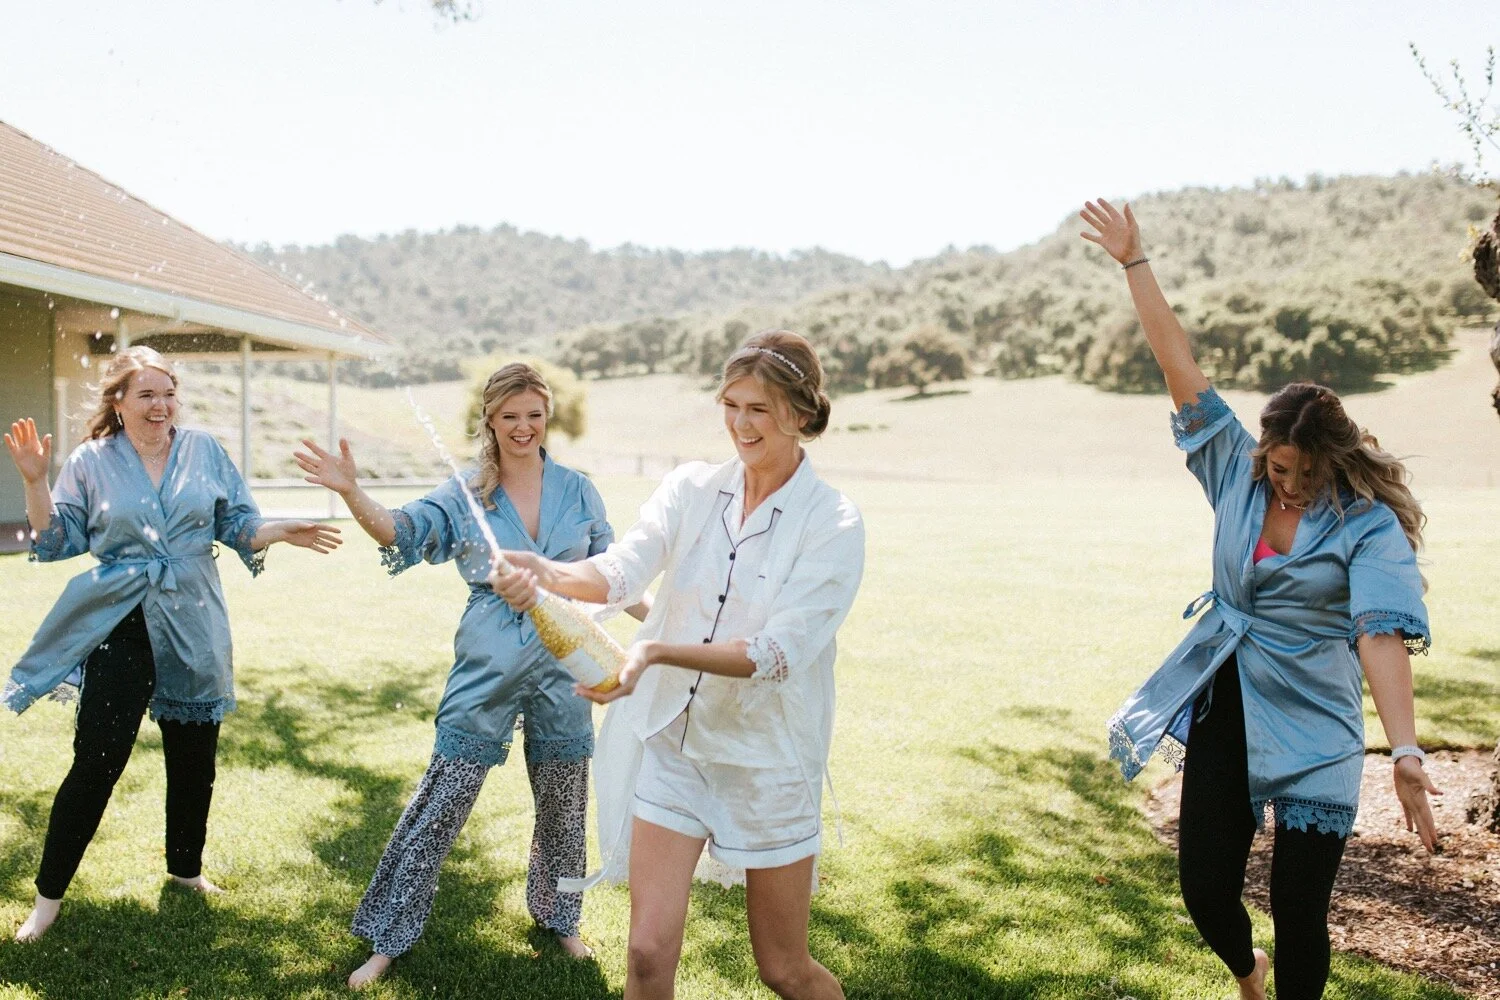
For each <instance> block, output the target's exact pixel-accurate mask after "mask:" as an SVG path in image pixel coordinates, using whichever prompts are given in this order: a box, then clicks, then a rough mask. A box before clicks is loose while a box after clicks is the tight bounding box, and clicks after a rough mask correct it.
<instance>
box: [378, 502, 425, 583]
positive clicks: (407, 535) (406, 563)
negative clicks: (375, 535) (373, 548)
mask: <svg viewBox="0 0 1500 1000" xmlns="http://www.w3.org/2000/svg"><path fill="white" fill-rule="evenodd" d="M391 520H393V521H395V522H396V537H395V538H393V539H391V544H389V545H382V546H381V547H380V565H382V566H384V567H385V571H386V572H387V573H389V574H390V575H391V576H399V575H400V574H402V573H404V572H406V571H407V570H409V569H411V568H412V567H413V566H415V565H416V564H417V563H419V562H421V561H422V560H421V559H420V558H419V557H418V556H417V551H416V549H417V526H416V525H415V524H414V523H413V522H412V519H411V515H410V514H408V513H407V512H406V511H404V510H393V511H391Z"/></svg>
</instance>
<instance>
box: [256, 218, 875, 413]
mask: <svg viewBox="0 0 1500 1000" xmlns="http://www.w3.org/2000/svg"><path fill="white" fill-rule="evenodd" d="M250 252H251V253H252V254H253V255H254V256H255V257H257V258H258V259H259V260H261V261H262V262H264V263H266V264H269V265H270V266H271V267H273V268H276V269H277V270H281V271H283V272H284V273H285V274H287V275H288V276H289V277H292V278H294V279H295V280H296V281H298V282H299V283H301V284H303V285H304V286H306V287H308V288H309V290H311V291H313V292H315V293H318V294H322V295H326V296H327V297H328V299H329V300H330V301H331V302H334V303H337V304H338V306H339V308H341V309H343V310H345V311H347V312H349V313H351V314H352V315H354V316H357V317H358V318H360V319H361V320H364V321H365V322H368V323H370V324H371V325H373V326H374V327H375V328H376V329H378V330H381V331H382V332H384V333H386V334H389V335H390V336H391V337H393V338H394V339H395V340H397V341H398V342H399V343H400V344H401V346H402V348H403V352H402V356H401V357H400V358H399V359H398V360H397V361H396V362H395V364H393V365H391V366H389V367H387V368H385V369H380V368H376V367H374V366H359V365H350V366H348V369H349V371H348V374H349V375H351V376H353V377H354V378H355V379H356V380H357V381H361V382H364V383H366V384H372V385H380V384H391V383H394V382H427V381H441V380H446V379H456V378H461V377H463V372H462V369H461V367H460V362H461V361H462V359H464V358H468V357H474V356H477V355H490V354H495V353H497V352H500V351H519V352H531V353H536V352H537V351H538V348H539V347H540V346H542V345H550V344H552V343H554V342H555V335H556V334H557V332H558V331H562V330H567V329H570V328H575V327H578V326H581V325H583V324H586V323H591V322H600V321H604V322H615V321H623V320H630V319H634V318H637V317H643V316H658V315H674V314H679V313H685V312H694V311H696V312H704V311H718V310H725V309H729V308H732V307H734V306H737V305H739V304H741V303H744V302H763V303H785V302H793V301H796V300H798V299H801V298H804V297H806V296H807V295H810V294H812V293H815V292H818V291H820V290H823V289H826V288H830V287H835V286H840V285H846V284H850V283H852V282H858V281H866V280H869V279H870V278H873V277H879V276H883V275H885V274H888V273H889V268H887V267H886V266H885V265H884V264H866V263H864V262H863V261H859V260H856V259H855V258H853V257H845V256H841V255H839V254H834V253H828V252H826V251H823V250H810V251H806V252H799V253H794V254H791V255H790V256H787V257H781V256H777V255H774V254H768V253H762V252H760V251H756V250H726V251H716V252H711V253H682V252H679V251H676V250H647V249H643V248H640V247H633V246H629V245H627V246H623V247H619V248H616V249H614V250H607V251H597V250H592V249H590V248H589V245H588V244H587V243H586V242H584V241H582V240H566V239H562V238H561V237H555V236H544V235H542V234H540V233H531V232H520V231H518V230H517V229H515V228H514V227H512V226H498V227H496V228H494V229H489V230H485V229H476V228H472V227H463V226H461V227H459V228H457V229H454V230H452V231H451V232H437V233H417V232H410V231H408V232H405V233H401V234H399V235H396V236H381V237H379V238H377V239H373V240H366V239H360V238H358V237H353V236H345V237H341V238H340V239H339V240H338V241H337V242H335V243H334V244H332V245H331V246H316V247H298V246H288V247H282V248H280V249H272V248H271V247H264V246H263V247H260V248H257V249H254V250H252V251H250ZM291 367H293V368H295V366H291Z"/></svg>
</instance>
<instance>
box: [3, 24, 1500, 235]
mask: <svg viewBox="0 0 1500 1000" xmlns="http://www.w3.org/2000/svg"><path fill="white" fill-rule="evenodd" d="M482 3H483V7H482V10H481V15H480V17H479V18H478V19H477V20H475V21H472V22H468V23H461V24H443V23H440V22H439V21H438V20H437V19H436V18H434V17H433V16H432V15H431V14H430V12H428V11H427V10H426V9H425V8H424V6H423V5H422V4H421V3H420V2H416V0H404V2H402V3H397V2H395V0H386V2H385V3H383V4H379V5H377V4H376V3H375V2H373V0H91V2H86V3H85V2H75V0H55V2H48V3H21V2H10V3H7V4H6V5H5V7H6V9H5V12H4V17H3V30H4V35H5V41H4V45H3V49H0V51H3V57H0V120H4V121H7V122H9V123H11V124H12V125H15V126H16V127H18V128H21V129H23V130H24V131H26V132H28V133H30V134H31V135H32V136H34V137H35V138H37V139H39V140H41V141H43V142H46V143H47V144H49V145H51V146H53V147H55V148H56V149H58V150H60V151H61V152H63V153H65V154H67V155H68V156H71V157H73V158H74V159H76V160H78V161H80V162H81V163H83V164H84V165H86V166H88V167H90V168H92V169H94V170H97V171H98V172H100V173H101V174H103V175H104V176H105V177H107V178H109V179H110V180H112V181H114V182H116V183H118V184H120V185H122V186H123V187H125V188H126V189H127V190H129V191H131V192H133V193H135V194H137V195H140V196H141V197H143V198H146V199H147V200H148V201H151V202H153V203H154V204H156V205H157V206H158V207H159V208H161V209H163V210H164V211H167V212H169V213H171V214H173V215H175V216H177V217H178V218H180V219H181V220H183V221H184V222H186V223H188V224H190V225H193V226H195V227H197V228H199V229H201V230H202V231H204V232H206V233H208V234H209V235H211V236H214V237H217V238H221V239H234V240H239V241H244V242H252V243H254V242H260V241H266V242H270V243H273V244H282V243H292V242H295V243H321V242H327V241H329V240H331V239H333V238H334V237H336V236H337V235H339V234H341V233H356V234H359V235H364V236H370V235H375V234H377V233H382V232H396V231H399V230H403V229H408V228H415V229H422V230H429V229H439V228H447V227H451V226H454V225H456V224H467V225H474V226H481V227H490V226H494V225H497V224H499V223H502V222H508V223H512V224H514V225H516V226H519V227H521V228H523V229H536V230H540V231H542V232H545V233H552V234H560V235H564V236H568V237H581V238H583V239H586V240H588V241H589V242H590V243H592V244H593V245H594V246H596V247H610V246H615V245H618V244H620V243H624V242H632V243H636V244H641V245H646V246H672V247H678V248H681V249H686V250H703V249H712V248H724V247H731V246H753V247H759V248H762V249H767V250H774V251H788V250H792V249H796V248H805V247H812V246H823V247H826V248H828V249H831V250H837V251H841V252H845V253H851V254H855V255H857V256H860V257H864V258H866V259H877V258H883V259H886V260H889V261H891V262H892V263H895V264H903V263H905V262H907V261H909V260H911V259H912V258H915V257H924V256H930V255H932V254H934V253H936V252H938V251H940V250H941V249H942V248H943V247H945V246H947V245H949V244H956V245H959V246H969V245H972V244H980V243H984V244H989V245H992V246H995V247H997V248H1000V249H1007V248H1010V247H1014V246H1017V245H1020V244H1022V243H1026V242H1029V241H1031V240H1034V239H1036V238H1038V237H1040V236H1041V235H1043V234H1045V233H1047V232H1050V231H1051V230H1052V229H1053V228H1054V227H1055V226H1056V225H1057V224H1058V223H1059V222H1060V221H1061V220H1062V219H1063V218H1064V217H1065V216H1066V215H1067V214H1068V213H1069V212H1070V211H1071V210H1072V209H1073V208H1074V206H1075V205H1076V204H1077V203H1078V202H1079V201H1080V200H1081V199H1083V198H1085V197H1088V196H1092V195H1095V194H1100V193H1102V194H1116V195H1121V194H1123V195H1133V194H1136V193H1139V192H1142V191H1152V190H1161V189H1169V188H1176V187H1180V186H1183V185H1210V186H1231V185H1240V184H1247V183H1250V182H1252V181H1253V180H1254V179H1255V178H1257V177H1278V176H1281V175H1287V176H1291V177H1294V178H1299V179H1300V178H1302V177H1304V176H1305V175H1307V174H1309V173H1312V172H1315V171H1316V172H1321V173H1324V174H1339V173H1389V172H1394V171H1397V170H1402V169H1405V170H1422V169H1426V168H1427V167H1428V166H1429V165H1430V164H1432V163H1433V162H1434V161H1442V162H1453V161H1459V160H1465V159H1467V155H1468V154H1467V148H1466V146H1465V145H1464V143H1463V141H1462V139H1461V138H1460V137H1459V136H1458V133H1457V130H1456V127H1455V124H1454V119H1453V117H1452V115H1451V114H1450V113H1448V112H1446V111H1445V110H1444V109H1443V107H1442V106H1441V104H1440V103H1439V102H1438V100H1437V98H1436V97H1435V96H1434V95H1433V94H1432V92H1431V91H1430V89H1429V88H1428V85H1427V83H1426V82H1425V81H1424V80H1423V79H1422V78H1421V76H1420V75H1419V73H1418V71H1417V68H1416V66H1415V64H1414V62H1413V60H1412V58H1411V55H1410V53H1409V52H1408V51H1407V43H1408V42H1413V41H1414V42H1416V43H1417V44H1418V46H1419V47H1421V48H1422V49H1423V51H1424V53H1425V54H1426V55H1427V56H1428V59H1429V62H1430V63H1432V64H1434V65H1436V66H1438V67H1440V68H1441V67H1443V66H1444V65H1445V64H1446V62H1447V61H1448V59H1450V58H1453V57H1457V58H1459V59H1460V60H1461V61H1462V62H1463V63H1464V65H1465V66H1466V67H1468V68H1469V70H1470V73H1471V75H1477V73H1478V71H1479V69H1480V66H1481V62H1482V59H1483V55H1484V47H1485V45H1486V44H1491V43H1493V44H1500V13H1497V12H1496V11H1497V7H1496V4H1495V2H1494V0H1468V2H1448V0H1368V2H1354V0H1350V2H1337V3H1335V2H1328V0H1299V2H1282V0H1256V2H1249V0H1243V2H1233V3H1229V2H1220V0H1192V2H1149V0H1137V2H1120V0H1112V2H1098V3H1066V2H1046V0H1035V2H1031V0H1027V2H999V0H991V2H981V3H960V2H946V0H901V2H844V3H834V2H824V0H792V2H784V0H755V2H748V0H747V2H742V3H723V2H718V0H681V2H676V0H673V2H652V3H647V2H633V0H612V2H609V0H536V2H533V0H516V2H502V0H482Z"/></svg>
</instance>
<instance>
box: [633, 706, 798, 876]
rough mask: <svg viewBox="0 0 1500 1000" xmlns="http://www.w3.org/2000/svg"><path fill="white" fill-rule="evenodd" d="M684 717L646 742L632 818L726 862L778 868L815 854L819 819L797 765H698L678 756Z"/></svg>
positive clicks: (732, 864) (697, 762)
mask: <svg viewBox="0 0 1500 1000" xmlns="http://www.w3.org/2000/svg"><path fill="white" fill-rule="evenodd" d="M686 728H687V716H686V715H685V714H684V715H681V716H679V717H678V718H677V719H676V720H675V721H674V722H673V723H672V724H671V725H670V726H668V727H667V728H666V729H663V730H662V731H661V732H659V733H657V734H656V735H655V736H653V737H651V738H650V739H649V740H647V741H646V744H645V753H644V756H643V757H642V759H641V770H640V776H639V777H638V778H637V779H636V785H635V803H634V812H635V815H636V817H637V818H638V819H642V820H645V821H646V822H647V823H652V824H654V825H656V826H660V827H664V828H665V829H668V830H671V831H673V832H674V833H680V834H682V835H683V836H686V837H702V838H704V839H706V840H707V841H708V852H709V854H710V855H712V856H713V858H714V859H715V860H717V861H719V862H721V863H723V864H725V865H728V866H729V867H731V868H780V867H781V866H783V865H789V864H792V863H793V862H795V861H801V860H802V859H803V858H807V857H811V856H813V855H815V854H817V853H818V850H819V847H820V846H821V841H822V821H821V818H820V816H819V815H818V805H817V803H815V802H814V801H813V797H812V794H811V793H810V791H809V790H808V787H807V781H806V780H805V779H804V778H803V776H802V770H801V768H798V767H796V766H795V765H794V766H793V767H791V768H778V767H769V768H768V767H740V766H738V765H735V764H719V763H705V762H702V761H695V760H692V759H690V758H689V757H687V756H686V755H685V754H683V752H682V750H681V749H680V748H681V746H682V736H683V733H684V732H685V731H686Z"/></svg>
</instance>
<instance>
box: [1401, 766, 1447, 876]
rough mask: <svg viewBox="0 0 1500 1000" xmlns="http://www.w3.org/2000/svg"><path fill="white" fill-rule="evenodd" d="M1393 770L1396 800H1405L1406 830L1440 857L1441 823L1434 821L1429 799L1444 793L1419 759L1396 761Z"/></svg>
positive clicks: (1430, 852)
mask: <svg viewBox="0 0 1500 1000" xmlns="http://www.w3.org/2000/svg"><path fill="white" fill-rule="evenodd" d="M1393 770H1394V772H1395V773H1394V776H1393V778H1394V781H1395V783H1396V798H1398V799H1400V800H1401V811H1402V812H1404V813H1405V814H1406V829H1407V830H1409V831H1410V830H1415V831H1416V832H1417V836H1418V837H1421V838H1422V846H1423V847H1425V848H1427V851H1428V853H1429V854H1435V853H1437V848H1438V839H1437V823H1436V821H1434V820H1433V818H1432V805H1431V803H1429V802H1428V801H1427V796H1428V795H1442V794H1443V793H1442V792H1441V791H1439V790H1438V787H1437V786H1436V785H1434V784H1433V783H1432V779H1431V778H1429V777H1428V776H1427V772H1426V771H1424V770H1423V769H1422V763H1421V761H1419V760H1417V758H1415V757H1402V758H1401V759H1400V760H1398V761H1396V763H1395V765H1394V767H1393Z"/></svg>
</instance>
